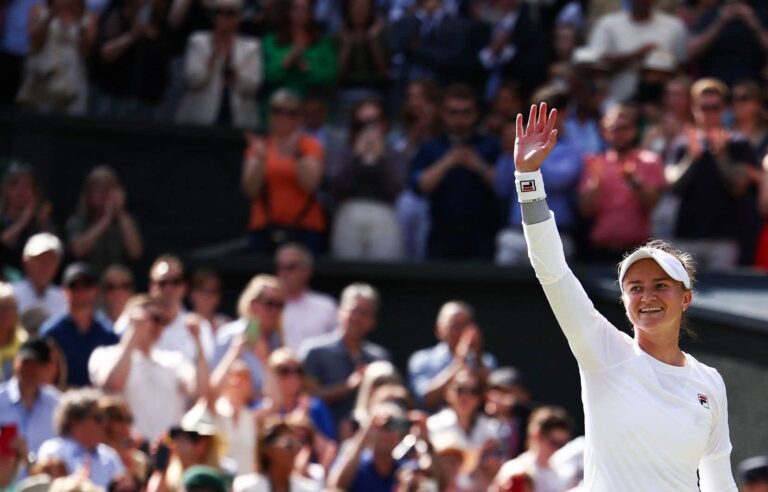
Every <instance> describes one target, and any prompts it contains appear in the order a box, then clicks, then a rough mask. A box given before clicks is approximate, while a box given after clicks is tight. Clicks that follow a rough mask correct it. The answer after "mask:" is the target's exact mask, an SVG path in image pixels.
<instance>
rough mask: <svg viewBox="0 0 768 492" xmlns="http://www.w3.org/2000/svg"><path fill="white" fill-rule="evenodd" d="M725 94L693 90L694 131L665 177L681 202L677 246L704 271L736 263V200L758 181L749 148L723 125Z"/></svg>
mask: <svg viewBox="0 0 768 492" xmlns="http://www.w3.org/2000/svg"><path fill="white" fill-rule="evenodd" d="M727 98H728V88H727V87H726V86H725V84H723V83H722V82H720V81H719V80H716V79H710V78H704V79H700V80H699V81H697V82H696V83H695V84H694V85H693V87H692V88H691V103H692V106H693V117H694V121H695V124H696V126H695V127H689V128H687V129H686V131H685V139H684V140H683V141H682V142H681V143H680V144H679V145H678V146H677V149H676V151H675V163H674V164H671V165H669V166H667V168H666V171H665V174H666V177H667V181H668V182H669V184H670V186H671V189H672V191H673V192H674V193H675V194H676V195H677V196H678V197H679V198H680V207H679V211H678V215H677V224H676V227H675V236H676V237H677V238H678V241H677V245H678V246H679V247H681V248H684V249H685V250H686V251H689V252H690V253H691V254H693V255H694V256H695V257H696V259H697V261H698V263H699V264H700V265H701V266H702V267H704V268H715V269H727V268H731V267H733V266H734V265H736V262H737V260H738V257H739V245H738V241H737V239H738V237H739V233H740V221H741V219H742V217H741V215H740V199H741V198H742V197H743V196H744V194H745V193H746V192H747V191H748V189H749V188H750V186H753V185H754V184H755V183H756V181H757V180H758V176H757V174H756V170H757V167H756V166H757V162H756V159H755V156H754V154H753V153H752V149H751V148H750V146H749V142H748V141H746V140H744V139H743V138H740V137H737V136H735V135H733V134H731V133H729V132H728V131H727V130H726V129H725V128H724V127H723V124H722V117H723V114H724V113H725V110H726V100H727Z"/></svg>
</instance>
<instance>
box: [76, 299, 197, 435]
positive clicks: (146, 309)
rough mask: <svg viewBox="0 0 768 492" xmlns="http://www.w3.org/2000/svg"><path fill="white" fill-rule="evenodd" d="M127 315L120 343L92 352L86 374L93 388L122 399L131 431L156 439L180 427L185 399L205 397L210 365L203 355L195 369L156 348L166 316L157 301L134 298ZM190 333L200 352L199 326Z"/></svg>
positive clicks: (180, 357) (181, 358)
mask: <svg viewBox="0 0 768 492" xmlns="http://www.w3.org/2000/svg"><path fill="white" fill-rule="evenodd" d="M125 311H126V312H125V314H124V319H125V320H126V322H127V329H126V331H125V333H124V334H123V337H122V339H121V340H120V343H119V344H117V345H112V346H109V347H101V348H99V349H96V350H95V351H94V352H93V354H92V355H91V358H90V360H89V361H88V370H89V373H90V375H91V380H92V381H93V384H94V385H95V386H97V387H100V388H102V389H104V390H105V391H108V392H110V393H114V394H119V395H121V396H122V397H123V398H125V401H126V403H127V404H128V407H129V408H130V409H131V413H132V414H133V417H134V419H135V421H134V428H135V429H136V430H137V431H138V433H139V434H140V435H141V436H142V437H144V438H145V439H148V440H154V439H157V438H158V437H160V436H162V435H163V433H164V432H165V431H167V430H168V429H169V428H170V427H171V426H172V425H175V424H178V423H179V421H180V420H181V418H182V416H183V415H184V410H185V408H186V403H187V400H188V399H190V398H192V397H194V396H196V395H199V394H204V393H206V392H207V388H208V365H207V363H206V361H205V357H204V356H203V355H202V353H203V352H202V351H201V350H197V351H196V358H195V360H194V363H195V365H194V366H193V365H192V364H190V363H189V362H188V361H187V360H186V359H185V357H184V356H183V355H182V354H181V353H179V352H178V351H168V350H165V349H163V348H162V347H160V346H159V343H158V342H159V340H160V338H161V334H162V332H163V327H164V326H165V325H166V320H167V316H168V315H167V313H166V311H167V310H166V308H165V306H164V305H163V304H162V303H161V302H159V301H158V300H156V299H152V298H149V297H147V296H137V297H135V298H133V299H132V300H131V301H130V302H129V303H128V306H127V307H126V310H125ZM188 329H189V332H190V338H192V340H193V341H194V343H195V344H196V345H197V346H198V347H199V346H200V345H201V344H202V342H201V341H200V333H199V327H196V326H194V325H190V326H189V328H188ZM147 381H152V385H151V386H150V385H147Z"/></svg>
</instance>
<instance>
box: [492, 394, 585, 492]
mask: <svg viewBox="0 0 768 492" xmlns="http://www.w3.org/2000/svg"><path fill="white" fill-rule="evenodd" d="M572 427H573V425H572V424H571V419H570V417H569V416H568V414H567V413H566V412H565V410H563V409H562V408H559V407H541V408H537V409H536V410H534V412H533V414H532V415H531V422H530V424H529V425H528V442H529V448H528V451H526V452H525V453H523V454H521V455H520V456H518V457H517V458H515V459H514V460H511V461H508V462H506V463H504V465H503V466H502V467H501V470H499V474H498V475H497V476H496V479H495V481H494V482H495V483H496V485H497V486H501V484H504V483H505V482H506V481H507V480H508V479H509V477H510V476H511V475H514V474H515V473H520V472H523V473H527V474H529V475H530V476H531V477H532V478H533V483H534V488H533V490H534V492H561V491H563V490H565V489H566V488H565V487H566V484H565V483H564V482H563V478H562V477H560V476H559V475H558V474H557V472H556V471H555V470H554V469H553V468H552V467H551V465H550V461H549V459H550V458H551V457H552V455H553V454H555V451H557V450H558V449H560V448H562V447H563V446H565V445H566V444H567V443H568V441H570V439H571V428H572Z"/></svg>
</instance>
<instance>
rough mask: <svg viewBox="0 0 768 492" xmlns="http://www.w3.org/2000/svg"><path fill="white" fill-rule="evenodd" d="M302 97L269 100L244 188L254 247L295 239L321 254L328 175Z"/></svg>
mask: <svg viewBox="0 0 768 492" xmlns="http://www.w3.org/2000/svg"><path fill="white" fill-rule="evenodd" d="M296 1H304V0H296ZM300 104H301V101H300V99H299V98H298V97H297V96H296V95H295V94H293V93H292V92H290V91H288V90H279V91H277V92H275V93H274V94H273V95H272V97H271V98H270V100H269V115H270V118H269V133H268V135H267V136H266V137H263V138H262V137H252V138H251V139H250V142H249V145H248V148H247V149H246V151H245V158H244V160H243V175H242V187H243V191H244V192H245V195H246V196H247V197H248V198H250V199H251V217H250V220H249V222H248V230H249V231H250V232H251V249H252V250H253V251H254V252H256V253H260V254H265V253H267V254H268V253H272V252H274V251H275V249H276V248H277V247H278V246H280V245H282V244H284V243H286V242H288V241H296V242H299V243H301V244H303V245H304V246H306V247H307V248H309V249H310V250H311V251H312V252H313V253H315V254H317V253H319V252H321V251H322V249H323V245H324V238H323V233H324V232H325V229H326V224H325V217H324V216H323V209H322V207H321V205H320V202H319V201H318V200H317V198H316V196H315V193H316V190H317V188H318V186H319V185H320V180H321V179H322V176H323V148H322V146H321V145H320V143H319V142H318V141H317V140H316V139H314V138H313V137H310V136H307V135H304V134H302V132H301V123H300V121H301V120H300V113H299V109H300V108H299V107H300Z"/></svg>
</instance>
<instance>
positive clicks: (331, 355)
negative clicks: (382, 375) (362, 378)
mask: <svg viewBox="0 0 768 492" xmlns="http://www.w3.org/2000/svg"><path fill="white" fill-rule="evenodd" d="M342 336H343V333H342V332H341V331H340V330H337V331H335V332H333V333H330V334H328V335H324V336H320V337H316V338H315V339H313V340H310V341H308V342H307V343H306V344H305V345H304V346H303V347H302V349H301V350H302V354H301V359H302V361H303V364H304V370H305V371H306V372H307V374H308V375H309V376H310V377H312V378H313V379H314V380H315V381H317V382H318V383H319V384H321V385H323V386H331V385H334V384H338V383H341V382H342V381H346V379H347V378H348V377H349V376H350V375H351V374H352V373H353V372H355V370H356V369H357V368H358V367H360V366H362V365H364V364H370V363H371V362H374V361H377V360H386V361H390V360H392V358H391V356H390V355H389V352H387V350H386V349H385V348H384V347H381V346H379V345H376V344H375V343H372V342H369V341H364V342H363V345H362V347H361V349H360V356H359V357H358V358H355V357H353V356H352V355H351V354H350V353H349V351H348V350H347V348H346V346H345V345H344V342H343V341H342ZM355 396H356V395H355V394H352V395H349V396H347V397H345V398H343V399H341V400H339V401H337V402H335V403H333V404H331V405H329V407H330V409H331V414H332V415H333V418H334V420H335V421H336V422H337V423H338V422H339V421H341V420H343V419H344V418H347V417H349V416H350V415H351V414H352V408H353V407H354V405H355Z"/></svg>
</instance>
